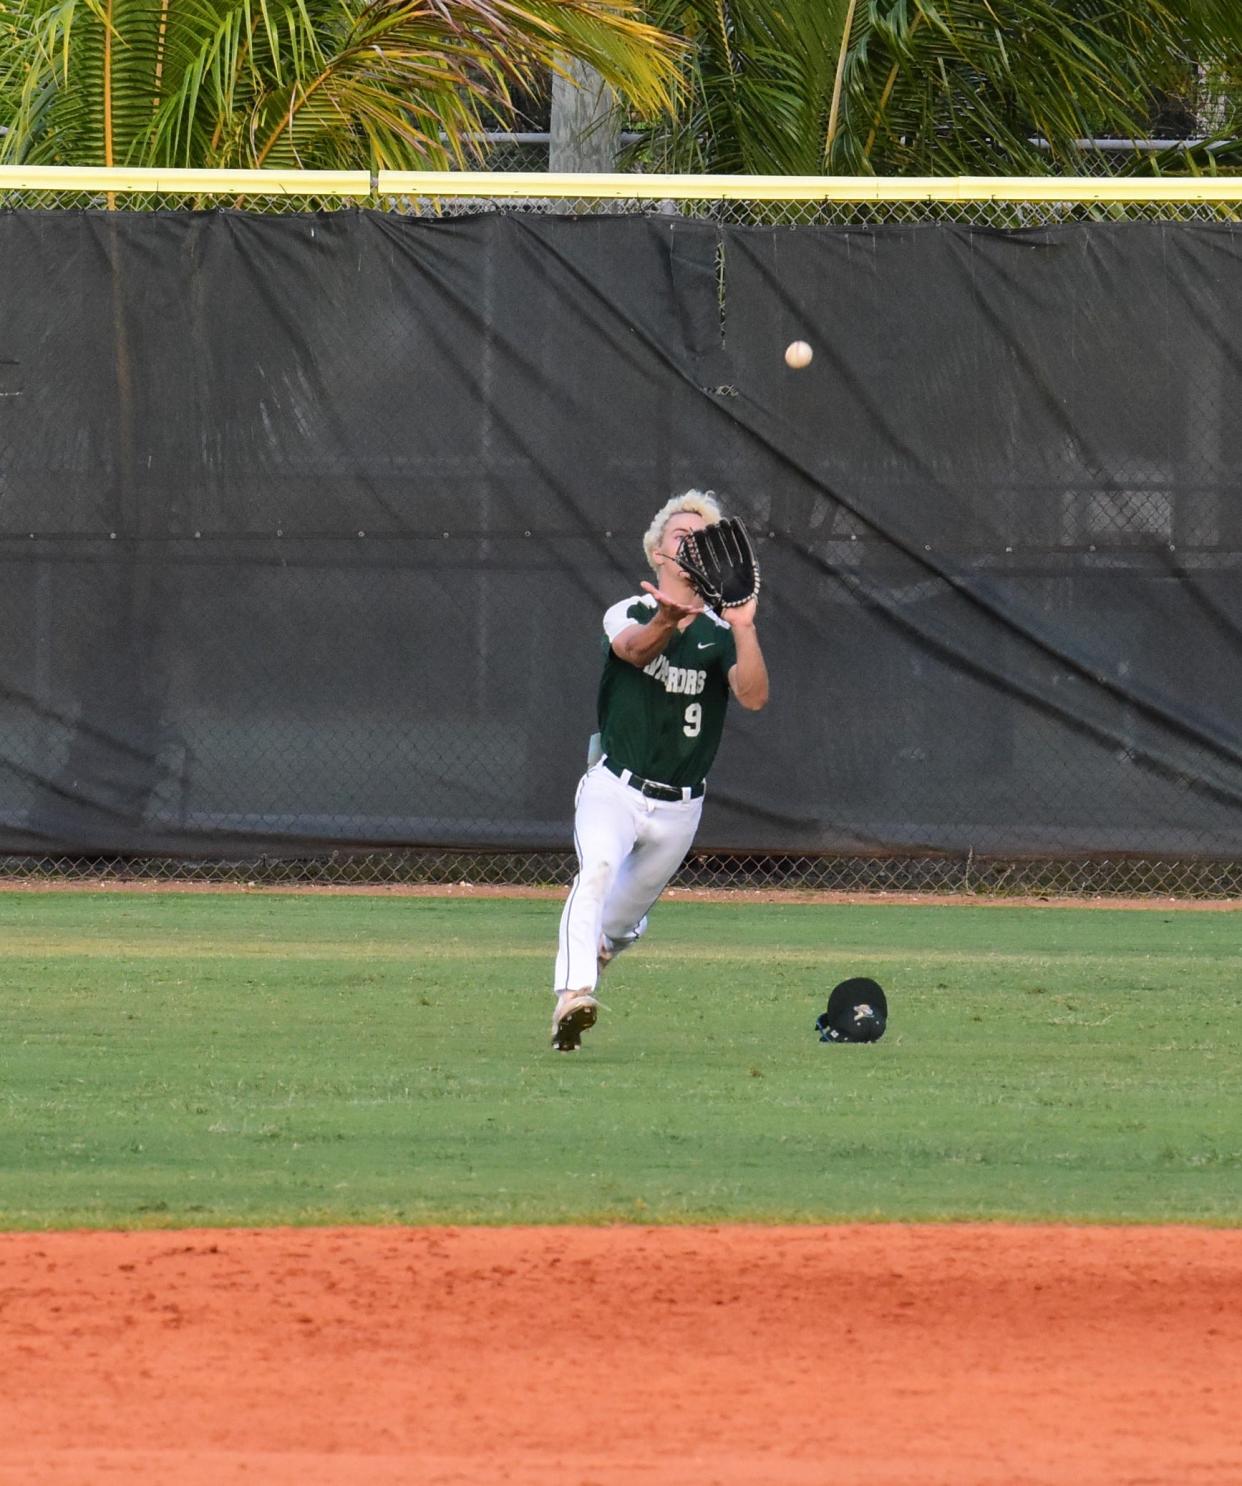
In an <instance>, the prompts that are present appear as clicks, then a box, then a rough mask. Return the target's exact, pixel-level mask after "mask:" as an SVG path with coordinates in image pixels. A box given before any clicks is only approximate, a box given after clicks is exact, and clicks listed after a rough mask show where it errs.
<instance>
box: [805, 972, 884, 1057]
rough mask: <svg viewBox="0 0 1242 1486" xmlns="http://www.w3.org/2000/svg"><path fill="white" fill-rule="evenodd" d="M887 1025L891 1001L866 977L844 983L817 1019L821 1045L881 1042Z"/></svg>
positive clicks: (861, 976)
mask: <svg viewBox="0 0 1242 1486" xmlns="http://www.w3.org/2000/svg"><path fill="white" fill-rule="evenodd" d="M887 1025H888V998H887V996H885V994H884V992H883V991H882V990H881V989H880V986H879V985H878V984H877V983H876V982H875V981H874V980H868V979H867V977H866V976H865V975H858V976H855V977H854V979H852V980H843V981H842V982H841V984H840V985H838V986H834V987H833V990H832V995H831V996H829V997H828V1010H827V1011H825V1012H821V1013H820V1015H819V1016H818V1017H816V1019H815V1026H816V1028H817V1029H818V1031H819V1040H820V1041H821V1042H879V1040H880V1038H881V1037H883V1036H884V1028H885V1027H886V1026H887Z"/></svg>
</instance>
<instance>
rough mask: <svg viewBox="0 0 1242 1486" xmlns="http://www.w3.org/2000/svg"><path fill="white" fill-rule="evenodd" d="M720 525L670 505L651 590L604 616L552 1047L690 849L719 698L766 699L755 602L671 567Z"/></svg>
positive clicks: (718, 725)
mask: <svg viewBox="0 0 1242 1486" xmlns="http://www.w3.org/2000/svg"><path fill="white" fill-rule="evenodd" d="M720 520H721V510H720V506H719V505H718V504H717V502H716V500H715V497H714V495H713V493H712V492H711V491H699V490H688V491H686V492H685V494H684V495H680V496H675V497H674V498H673V499H672V500H670V501H668V502H667V504H665V505H664V506H663V507H662V508H661V509H660V510H659V511H657V512H656V515H655V518H654V520H653V521H652V523H651V526H650V527H649V528H648V530H647V533H646V535H645V536H644V537H643V550H644V552H645V553H646V555H647V561H648V562H649V563H650V565H651V567H652V568H653V569H654V571H655V575H656V579H657V582H658V586H655V585H653V584H651V583H648V582H643V584H642V585H641V586H642V589H643V592H642V593H641V594H635V595H634V596H632V597H631V598H627V599H622V600H621V602H620V603H618V604H614V605H613V606H612V608H611V609H609V610H608V612H607V613H606V614H605V615H604V633H603V642H604V673H603V676H602V678H601V681H600V687H599V701H598V716H599V728H600V731H599V733H598V735H597V736H596V737H595V738H593V739H592V748H591V753H590V756H589V759H588V768H587V772H586V774H585V775H584V776H583V778H582V780H581V782H580V783H579V785H578V793H577V796H576V799H575V809H574V846H575V849H576V850H577V854H578V875H577V877H575V879H574V882H573V885H572V887H571V888H570V890H569V897H568V899H567V900H566V903H565V908H564V911H563V912H562V914H561V926H560V938H559V944H558V949H557V956H556V975H555V982H554V990H555V992H556V1010H555V1012H554V1013H553V1017H552V1046H553V1048H555V1049H556V1050H557V1051H558V1052H563V1053H568V1052H573V1051H574V1050H575V1049H577V1048H578V1047H579V1046H580V1045H581V1042H582V1034H583V1033H584V1032H585V1031H586V1030H587V1029H588V1028H590V1027H592V1026H594V1025H595V1021H596V1018H597V1017H598V1015H599V1003H598V1001H597V1000H596V999H595V987H596V984H597V982H598V980H599V976H600V973H601V972H602V971H603V969H604V966H605V965H607V964H608V962H609V961H610V960H611V959H612V958H613V957H614V956H615V955H618V954H620V953H621V951H622V950H625V949H628V948H629V946H630V945H631V944H633V943H634V942H635V940H637V939H638V938H639V937H640V936H641V935H642V934H643V932H644V931H645V929H646V927H647V914H648V912H649V911H650V909H651V907H652V905H653V904H654V903H655V901H656V899H657V898H659V896H660V894H661V893H662V892H663V891H664V889H665V887H666V886H667V885H668V882H669V879H670V878H671V877H672V875H673V873H674V872H676V870H677V868H678V867H679V866H680V865H681V863H682V861H683V860H684V858H685V856H686V853H687V852H688V851H689V850H690V847H691V844H692V843H693V841H694V836H695V832H696V831H697V830H698V825H699V817H700V815H701V814H702V810H703V790H704V782H705V780H706V778H707V773H708V770H709V769H710V768H711V765H712V761H713V759H714V758H715V756H716V749H717V747H718V746H719V743H720V734H721V730H722V728H723V726H724V718H725V710H726V707H727V705H728V700H729V696H730V695H733V696H734V697H736V698H737V700H738V702H739V703H741V705H742V706H743V707H745V708H746V709H747V710H748V711H752V712H757V711H758V710H759V709H760V708H761V707H763V706H764V705H765V704H766V703H767V700H768V672H767V667H766V665H765V664H764V659H763V652H762V651H761V650H760V648H759V639H758V636H757V635H756V633H755V609H756V606H757V599H756V598H754V597H752V598H750V599H749V600H747V601H746V602H743V603H740V604H737V605H736V606H734V607H728V608H723V609H722V612H720V613H718V612H716V611H715V610H714V609H712V608H709V607H708V606H707V605H706V604H705V603H704V602H703V601H702V600H701V599H700V598H699V596H698V593H697V591H696V589H695V587H694V585H693V583H692V582H691V579H690V575H689V573H688V572H687V571H686V570H685V569H684V568H682V567H681V566H679V564H678V560H677V554H678V544H679V542H681V540H682V539H683V538H684V537H686V536H687V534H689V533H692V532H700V531H703V530H704V529H705V528H707V527H709V526H712V525H714V524H716V523H718V522H719V521H720ZM756 587H757V580H756Z"/></svg>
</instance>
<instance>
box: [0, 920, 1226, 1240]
mask: <svg viewBox="0 0 1242 1486" xmlns="http://www.w3.org/2000/svg"><path fill="white" fill-rule="evenodd" d="M558 912H559V905H558V904H556V903H553V902H546V901H542V902H541V901H538V900H535V901H531V900H520V901H496V900H487V901H469V900H466V901H462V900H451V901H448V900H425V899H418V900H400V899H392V898H374V899H366V898H356V897H348V898H324V897H307V898H298V897H296V896H287V895H280V896H277V895H272V896H268V895H266V894H265V895H263V896H248V897H241V896H239V897H227V896H212V897H203V896H195V895H184V896H182V895H160V896H159V897H158V898H156V897H154V896H153V897H149V898H145V899H143V898H135V897H133V896H130V895H126V894H101V893H92V894H89V895H72V894H48V895H46V896H45V897H44V896H38V895H32V894H20V895H16V894H14V895H2V894H0V948H2V949H3V950H4V952H5V953H4V955H3V957H2V958H0V1036H2V1037H3V1040H4V1046H5V1049H6V1055H5V1069H6V1076H5V1079H4V1083H3V1088H2V1090H0V1109H3V1113H4V1118H3V1120H2V1121H0V1223H3V1224H4V1225H6V1226H9V1227H37V1226H59V1225H65V1224H78V1223H86V1224H92V1223H97V1224H105V1225H112V1224H117V1223H120V1224H135V1223H155V1224H176V1223H232V1222H240V1223H266V1222H277V1221H279V1222H338V1221H420V1222H425V1221H461V1222H472V1221H486V1222H510V1221H521V1222H547V1221H593V1220H600V1221H605V1220H614V1219H617V1218H630V1219H635V1218H636V1219H641V1220H642V1221H661V1222H662V1221H717V1220H719V1221H724V1220H731V1219H759V1220H763V1219H781V1218H784V1219H792V1220H800V1219H805V1220H817V1221H818V1220H831V1219H844V1218H851V1217H865V1218H954V1217H963V1218H979V1217H1018V1218H1022V1217H1029V1218H1046V1217H1054V1218H1056V1217H1062V1218H1073V1219H1084V1220H1086V1219H1092V1218H1098V1219H1111V1220H1130V1221H1167V1220H1175V1219H1176V1220H1189V1221H1207V1222H1218V1223H1236V1222H1237V1221H1238V1220H1239V1216H1240V1212H1242V1198H1240V1196H1239V1191H1240V1185H1242V1184H1240V1183H1239V1181H1238V1170H1239V1166H1240V1165H1242V1133H1240V1132H1239V1130H1238V1129H1237V1121H1236V1119H1235V1118H1234V1114H1233V1111H1234V1108H1235V1106H1236V1089H1237V1086H1238V1078H1239V1074H1240V1073H1242V1057H1240V1055H1239V1049H1240V1047H1242V1036H1240V1034H1242V997H1240V995H1239V990H1238V984H1239V981H1238V974H1237V970H1238V966H1237V960H1238V958H1239V956H1240V955H1242V919H1239V918H1238V917H1237V916H1236V915H1233V914H1220V913H1195V912H1179V913H1177V914H1162V913H1161V912H1159V911H1158V910H1157V911H1155V912H1135V911H1120V910H1118V911H1114V910H1088V911H1074V910H1048V909H1040V910H1015V909H998V908H993V907H988V908H982V909H978V910H975V909H970V908H961V907H941V908H934V907H915V908H909V907H904V906H892V905H885V906H877V907H871V906H862V907H850V906H845V905H830V906H823V907H820V906H816V905H781V904H777V905H757V904H747V905H744V906H741V907H736V906H732V905H716V904H701V903H691V902H669V903H666V904H662V905H661V907H660V909H659V910H658V913H657V915H656V918H655V920H654V922H653V928H652V932H651V934H650V936H649V938H648V940H647V941H645V942H644V944H643V945H641V946H640V947H639V948H638V949H636V950H635V951H634V952H633V953H632V954H631V955H628V956H626V957H624V958H622V959H621V960H620V961H618V962H617V964H616V965H615V966H614V967H613V968H612V969H611V970H610V971H609V974H608V977H607V979H606V981H605V984H604V987H603V999H604V1000H605V1002H606V1004H607V1006H608V1011H607V1012H606V1013H605V1016H604V1018H603V1019H602V1020H601V1024H600V1026H599V1027H598V1028H597V1029H596V1030H595V1031H594V1032H593V1033H592V1034H591V1036H590V1038H589V1039H588V1048H587V1050H586V1051H585V1052H584V1053H583V1054H582V1055H581V1056H580V1057H578V1058H557V1057H556V1056H554V1055H552V1054H551V1053H549V1052H548V1051H547V1050H546V1022H547V1017H548V1014H549V1010H550V1004H551V998H550V996H549V995H548V984H547V976H548V973H549V970H550V965H551V955H552V950H553V947H554V943H555V931H556V919H557V914H558ZM701 944H710V945H711V946H712V947H711V951H710V953H702V952H701V951H699V950H698V946H699V945H701ZM84 947H85V952H84ZM877 965H882V966H883V967H884V974H883V975H882V976H881V977H880V978H881V979H883V980H884V983H885V985H886V986H887V987H888V988H889V990H890V993H891V999H892V1007H893V1019H892V1024H891V1027H890V1031H889V1034H888V1036H887V1037H886V1038H885V1039H884V1041H883V1042H882V1043H880V1044H879V1045H878V1046H877V1047H875V1048H858V1049H854V1048H835V1047H826V1046H823V1045H821V1044H819V1043H818V1042H817V1041H816V1040H815V1037H814V1034H813V1032H812V1031H811V1023H812V1022H813V1020H814V1016H815V1014H816V1013H817V1012H818V1011H819V1010H820V1009H822V1006H823V1002H824V1000H825V999H826V996H827V991H828V989H829V988H830V986H831V984H832V983H833V981H834V980H835V979H838V978H840V977H841V976H843V975H846V974H852V973H866V970H867V968H868V966H877Z"/></svg>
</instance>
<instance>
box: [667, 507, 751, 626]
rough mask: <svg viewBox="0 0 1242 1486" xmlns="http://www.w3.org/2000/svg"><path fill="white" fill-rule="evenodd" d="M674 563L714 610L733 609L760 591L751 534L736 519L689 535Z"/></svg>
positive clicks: (682, 542) (717, 523)
mask: <svg viewBox="0 0 1242 1486" xmlns="http://www.w3.org/2000/svg"><path fill="white" fill-rule="evenodd" d="M677 564H678V566H679V567H681V568H683V569H684V570H685V572H686V573H687V574H688V575H689V577H690V581H691V583H693V584H694V587H695V591H696V592H697V593H698V595H699V597H700V598H701V599H702V600H703V602H704V603H705V604H707V605H709V606H710V607H711V608H713V609H716V610H721V609H735V608H737V606H738V605H739V604H748V603H749V602H750V601H751V599H753V598H754V597H755V596H756V595H757V594H758V592H759V562H758V559H757V558H756V557H755V549H754V548H753V547H752V546H751V544H750V533H749V532H748V531H747V530H746V528H745V527H744V526H743V525H742V523H741V522H740V521H739V520H738V519H737V517H736V516H726V517H724V518H723V519H722V520H720V521H717V522H716V523H715V524H714V525H713V526H705V527H704V528H703V530H702V531H692V532H688V533H687V534H686V535H685V536H684V537H682V539H681V543H680V545H679V546H678V548H677Z"/></svg>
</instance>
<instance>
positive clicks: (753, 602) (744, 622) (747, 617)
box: [720, 598, 759, 629]
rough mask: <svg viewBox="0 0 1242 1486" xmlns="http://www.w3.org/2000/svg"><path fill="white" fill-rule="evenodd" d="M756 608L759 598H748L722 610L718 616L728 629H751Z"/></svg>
mask: <svg viewBox="0 0 1242 1486" xmlns="http://www.w3.org/2000/svg"><path fill="white" fill-rule="evenodd" d="M758 608H759V600H758V599H757V598H756V599H750V600H748V601H747V602H746V603H744V604H734V605H733V607H732V608H729V609H724V610H722V611H721V614H720V617H721V619H723V620H724V622H725V623H726V624H727V625H728V626H729V628H730V629H753V628H754V625H755V612H756V610H757V609H758Z"/></svg>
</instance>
